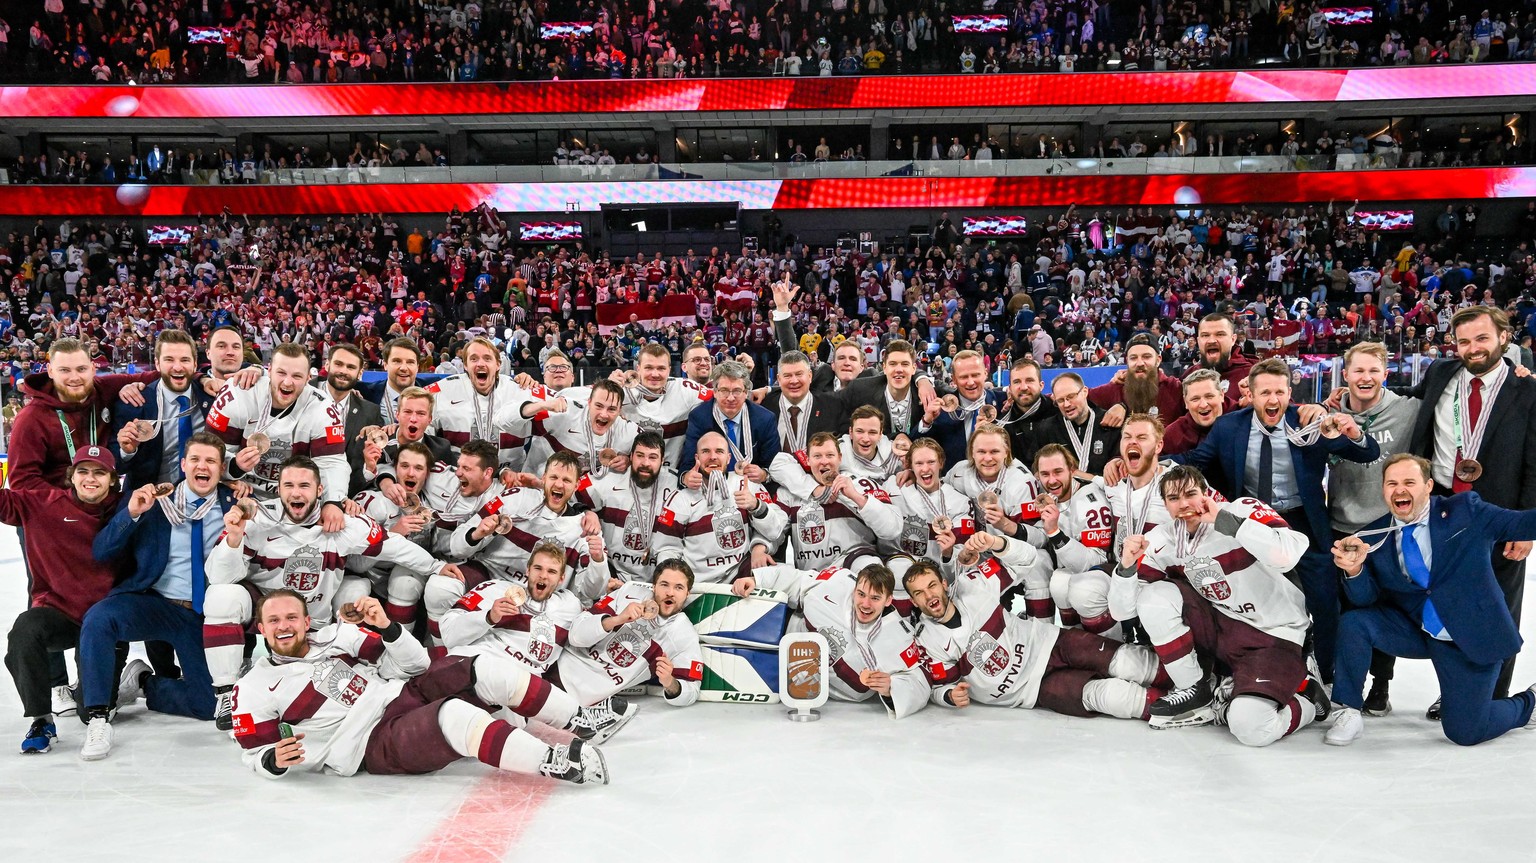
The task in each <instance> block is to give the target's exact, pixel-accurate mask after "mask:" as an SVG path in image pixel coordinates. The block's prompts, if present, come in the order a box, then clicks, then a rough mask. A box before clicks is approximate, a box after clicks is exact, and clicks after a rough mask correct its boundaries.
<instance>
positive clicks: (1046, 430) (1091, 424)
mask: <svg viewBox="0 0 1536 863" xmlns="http://www.w3.org/2000/svg"><path fill="white" fill-rule="evenodd" d="M1051 401H1053V402H1055V403H1056V409H1057V410H1059V411H1060V412H1061V415H1060V416H1054V417H1051V418H1050V419H1048V420H1046V421H1044V422H1042V423H1040V426H1039V428H1038V429H1037V430H1036V433H1035V438H1036V443H1038V444H1039V445H1040V446H1042V447H1043V446H1045V445H1046V444H1053V443H1054V444H1061V445H1062V446H1064V447H1066V448H1067V451H1068V452H1070V453H1072V454H1073V455H1074V456H1076V457H1077V464H1078V471H1079V472H1080V473H1085V474H1093V475H1095V476H1099V475H1102V474H1103V473H1104V465H1106V464H1108V463H1109V461H1110V460H1111V459H1113V458H1114V457H1115V456H1116V455H1117V454H1118V453H1119V452H1120V429H1118V428H1110V427H1109V426H1106V425H1104V409H1103V408H1099V407H1095V406H1094V405H1092V404H1089V402H1088V387H1087V386H1085V385H1084V384H1083V379H1082V378H1081V377H1079V376H1078V375H1077V374H1076V373H1075V372H1066V373H1065V374H1061V375H1057V377H1056V380H1054V381H1052V382H1051Z"/></svg>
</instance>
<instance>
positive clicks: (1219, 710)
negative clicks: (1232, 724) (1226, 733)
mask: <svg viewBox="0 0 1536 863" xmlns="http://www.w3.org/2000/svg"><path fill="white" fill-rule="evenodd" d="M1234 688H1235V681H1233V680H1232V678H1230V677H1223V678H1222V679H1221V682H1220V683H1218V684H1216V691H1215V693H1213V696H1214V697H1213V698H1212V700H1211V709H1212V710H1214V711H1215V712H1216V717H1215V719H1213V720H1212V722H1214V723H1215V724H1217V725H1226V724H1227V708H1228V707H1230V706H1231V705H1232V690H1233V689H1234Z"/></svg>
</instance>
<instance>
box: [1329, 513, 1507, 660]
mask: <svg viewBox="0 0 1536 863" xmlns="http://www.w3.org/2000/svg"><path fill="white" fill-rule="evenodd" d="M1391 523H1392V517H1391V516H1389V515H1388V516H1382V517H1381V518H1379V519H1377V520H1376V521H1374V522H1372V523H1371V524H1370V525H1368V528H1379V527H1386V526H1388V525H1389V524H1391ZM1397 537H1398V535H1393V536H1392V537H1391V538H1390V539H1389V540H1388V541H1387V542H1385V543H1382V546H1381V548H1378V549H1376V550H1375V551H1373V552H1371V553H1370V554H1369V555H1367V556H1366V558H1365V566H1364V567H1362V568H1361V570H1360V574H1359V575H1357V576H1355V577H1354V578H1346V579H1344V592H1345V593H1347V594H1348V595H1349V599H1350V602H1353V603H1354V604H1355V605H1357V606H1362V607H1364V606H1368V605H1391V606H1393V607H1394V608H1396V609H1397V610H1399V611H1401V612H1402V613H1403V614H1405V615H1407V616H1408V619H1409V620H1412V621H1415V622H1416V623H1418V622H1421V621H1422V620H1423V616H1424V600H1425V599H1427V598H1429V597H1431V596H1432V597H1433V598H1434V600H1435V611H1436V612H1438V613H1439V615H1440V622H1441V623H1443V624H1445V630H1446V632H1447V633H1449V634H1450V636H1451V638H1452V639H1453V640H1454V641H1455V642H1456V646H1458V647H1460V648H1461V649H1462V652H1464V653H1466V654H1467V658H1469V659H1471V660H1472V661H1473V662H1480V663H1494V662H1501V661H1503V660H1504V659H1505V658H1506V657H1510V656H1514V655H1515V654H1516V653H1518V652H1519V651H1520V644H1521V641H1520V628H1519V627H1518V626H1516V625H1515V621H1514V618H1512V617H1510V614H1509V607H1508V605H1506V604H1505V602H1504V591H1503V590H1502V589H1500V587H1499V582H1498V579H1497V578H1495V577H1494V574H1493V562H1492V559H1491V558H1492V556H1491V555H1490V554H1489V552H1490V551H1498V550H1499V548H1498V547H1499V545H1500V544H1501V543H1505V542H1523V541H1529V540H1536V510H1520V511H1517V510H1510V509H1504V508H1502V507H1497V506H1494V505H1493V504H1491V503H1488V502H1487V501H1485V500H1483V499H1482V498H1481V497H1479V496H1478V494H1477V492H1473V491H1469V492H1464V493H1462V494H1455V495H1451V496H1450V497H1440V496H1438V495H1435V496H1432V497H1430V499H1429V542H1430V548H1432V549H1433V550H1434V551H1433V553H1432V554H1431V556H1430V563H1429V588H1428V589H1427V590H1426V589H1425V588H1422V587H1419V586H1418V585H1417V584H1414V583H1413V579H1411V578H1409V577H1408V574H1407V573H1405V572H1403V568H1402V567H1401V566H1399V565H1398V562H1397ZM1426 637H1428V636H1426Z"/></svg>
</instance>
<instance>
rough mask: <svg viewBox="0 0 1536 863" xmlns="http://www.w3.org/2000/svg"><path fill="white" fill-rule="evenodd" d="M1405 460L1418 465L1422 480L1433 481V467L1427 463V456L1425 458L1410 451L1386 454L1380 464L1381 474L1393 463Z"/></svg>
mask: <svg viewBox="0 0 1536 863" xmlns="http://www.w3.org/2000/svg"><path fill="white" fill-rule="evenodd" d="M1405 461H1411V462H1413V463H1414V464H1416V465H1418V466H1419V472H1420V473H1422V474H1424V481H1425V482H1433V481H1434V467H1433V466H1432V465H1431V464H1430V463H1429V459H1427V458H1425V457H1423V456H1421V455H1414V454H1413V453H1411V452H1400V453H1396V454H1394V455H1390V456H1388V457H1387V460H1386V462H1385V463H1384V464H1383V465H1382V466H1381V472H1382V474H1383V475H1385V474H1386V472H1387V471H1388V470H1390V469H1391V468H1392V466H1393V465H1395V464H1398V463H1400V462H1405Z"/></svg>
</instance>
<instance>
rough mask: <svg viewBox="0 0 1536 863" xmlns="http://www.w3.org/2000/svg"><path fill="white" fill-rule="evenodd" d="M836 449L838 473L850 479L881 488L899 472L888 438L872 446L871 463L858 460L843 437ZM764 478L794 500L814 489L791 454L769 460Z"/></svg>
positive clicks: (801, 464)
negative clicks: (853, 478)
mask: <svg viewBox="0 0 1536 863" xmlns="http://www.w3.org/2000/svg"><path fill="white" fill-rule="evenodd" d="M838 446H839V448H840V449H841V450H842V454H843V458H842V462H841V465H842V467H841V470H842V472H843V473H846V474H848V475H849V476H851V477H855V478H861V479H867V480H871V481H873V482H874V483H875V484H876V485H884V484H885V481H886V480H888V479H890V478H892V477H894V476H895V475H896V474H897V473H900V472H901V469H902V464H901V459H899V458H896V456H895V455H893V454H892V452H891V441H890V438H881V439H880V441H879V443H877V444H876V446H875V458H874V460H873V461H866V460H865V459H864V458H863V457H862V456H860V455H859V454H858V453H857V452H856V451H855V450H854V448H853V442H852V441H851V440H849V439H848V435H846V434H845V435H843V436H842V438H841V439H840V440H839V442H838ZM768 475H769V476H770V477H771V478H772V479H773V481H774V482H775V483H778V486H779V489H780V490H781V491H787V492H789V493H790V494H792V495H794V496H796V497H800V498H808V497H810V496H811V492H812V491H814V490H815V489H816V480H815V479H814V478H813V477H812V476H811V472H810V470H809V469H808V468H807V467H806V463H805V462H803V461H801V460H800V457H799V456H797V455H796V454H795V453H792V452H786V451H783V450H780V451H779V454H778V455H776V456H774V457H773V462H772V464H770V465H769V466H768Z"/></svg>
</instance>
